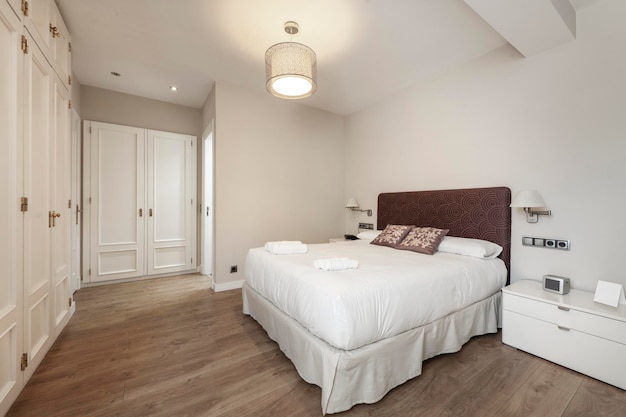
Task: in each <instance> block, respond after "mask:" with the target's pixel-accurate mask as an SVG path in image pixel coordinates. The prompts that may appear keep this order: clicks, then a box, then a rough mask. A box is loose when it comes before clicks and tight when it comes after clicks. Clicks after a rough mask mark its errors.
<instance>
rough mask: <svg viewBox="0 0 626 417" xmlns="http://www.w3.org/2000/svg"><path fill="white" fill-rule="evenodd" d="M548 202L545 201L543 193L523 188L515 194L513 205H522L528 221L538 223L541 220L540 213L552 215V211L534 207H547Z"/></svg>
mask: <svg viewBox="0 0 626 417" xmlns="http://www.w3.org/2000/svg"><path fill="white" fill-rule="evenodd" d="M545 206H546V202H545V201H543V198H541V195H539V193H538V192H537V191H536V190H522V191H520V192H518V193H517V194H516V195H515V198H514V199H513V201H512V202H511V207H522V208H523V209H524V211H525V212H526V221H527V222H528V223H537V222H538V221H539V215H540V214H542V215H544V216H550V215H552V211H550V210H546V211H534V210H532V209H533V208H536V207H545Z"/></svg>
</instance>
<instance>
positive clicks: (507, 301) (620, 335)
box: [502, 293, 626, 345]
mask: <svg viewBox="0 0 626 417" xmlns="http://www.w3.org/2000/svg"><path fill="white" fill-rule="evenodd" d="M503 295H504V297H503V303H502V306H503V309H504V310H507V311H511V312H515V313H518V314H522V315H525V316H528V317H533V318H535V319H538V320H541V321H545V322H549V323H554V324H556V325H558V326H561V327H565V328H567V329H574V330H577V331H580V332H583V333H588V334H590V335H594V336H598V337H601V338H604V339H608V340H613V341H616V342H619V343H621V344H623V345H626V322H623V321H618V320H612V319H610V318H607V317H601V316H597V315H595V314H591V313H587V312H582V311H579V310H575V309H571V308H566V307H563V306H557V305H555V304H552V303H547V302H542V301H537V300H533V299H530V298H526V297H520V296H517V295H512V294H507V293H504V294H503Z"/></svg>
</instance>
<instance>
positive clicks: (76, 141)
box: [71, 110, 83, 293]
mask: <svg viewBox="0 0 626 417" xmlns="http://www.w3.org/2000/svg"><path fill="white" fill-rule="evenodd" d="M71 123H72V126H71V132H72V133H71V137H72V145H71V146H72V161H71V165H72V168H71V169H72V206H73V207H72V220H71V228H72V231H71V236H72V279H71V288H72V293H74V292H76V291H77V290H79V289H80V282H81V280H82V279H81V276H82V274H81V266H80V263H81V216H80V213H81V211H82V204H83V202H82V199H81V189H82V184H81V157H82V149H81V148H82V146H81V145H82V141H81V128H80V116H79V115H78V113H76V110H72V122H71Z"/></svg>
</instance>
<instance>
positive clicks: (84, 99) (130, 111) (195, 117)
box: [80, 85, 202, 138]
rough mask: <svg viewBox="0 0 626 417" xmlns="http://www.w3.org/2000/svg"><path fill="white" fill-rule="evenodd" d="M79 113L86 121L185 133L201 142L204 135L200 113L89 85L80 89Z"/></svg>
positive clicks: (189, 108)
mask: <svg viewBox="0 0 626 417" xmlns="http://www.w3.org/2000/svg"><path fill="white" fill-rule="evenodd" d="M80 111H81V113H80V116H81V118H82V119H83V120H93V121H97V122H105V123H115V124H120V125H126V126H135V127H142V128H146V129H154V130H162V131H166V132H175V133H185V134H188V135H193V136H196V137H198V138H200V135H201V134H202V129H201V127H202V113H201V111H200V110H199V109H194V108H192V107H186V106H180V105H178V104H172V103H166V102H164V101H159V100H153V99H149V98H144V97H139V96H134V95H131V94H124V93H118V92H116V91H111V90H105V89H102V88H97V87H91V86H87V85H81V87H80Z"/></svg>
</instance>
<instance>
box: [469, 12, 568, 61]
mask: <svg viewBox="0 0 626 417" xmlns="http://www.w3.org/2000/svg"><path fill="white" fill-rule="evenodd" d="M464 1H465V3H467V4H468V5H469V6H470V7H471V8H472V9H474V11H475V12H476V13H477V14H478V15H479V16H481V17H482V18H483V19H484V20H485V21H486V22H487V23H489V25H491V27H493V28H494V29H495V30H496V31H497V32H498V33H500V35H502V37H503V38H504V39H506V40H507V41H508V42H509V43H510V44H511V45H512V46H513V47H514V48H515V49H517V50H518V51H519V52H520V53H521V54H522V55H524V56H525V57H529V56H532V55H536V54H539V53H541V52H543V51H546V50H548V49H550V48H554V47H555V46H558V45H561V44H563V43H566V42H569V41H571V40H574V39H575V37H576V11H575V10H574V7H572V4H571V3H570V2H569V0H464Z"/></svg>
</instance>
